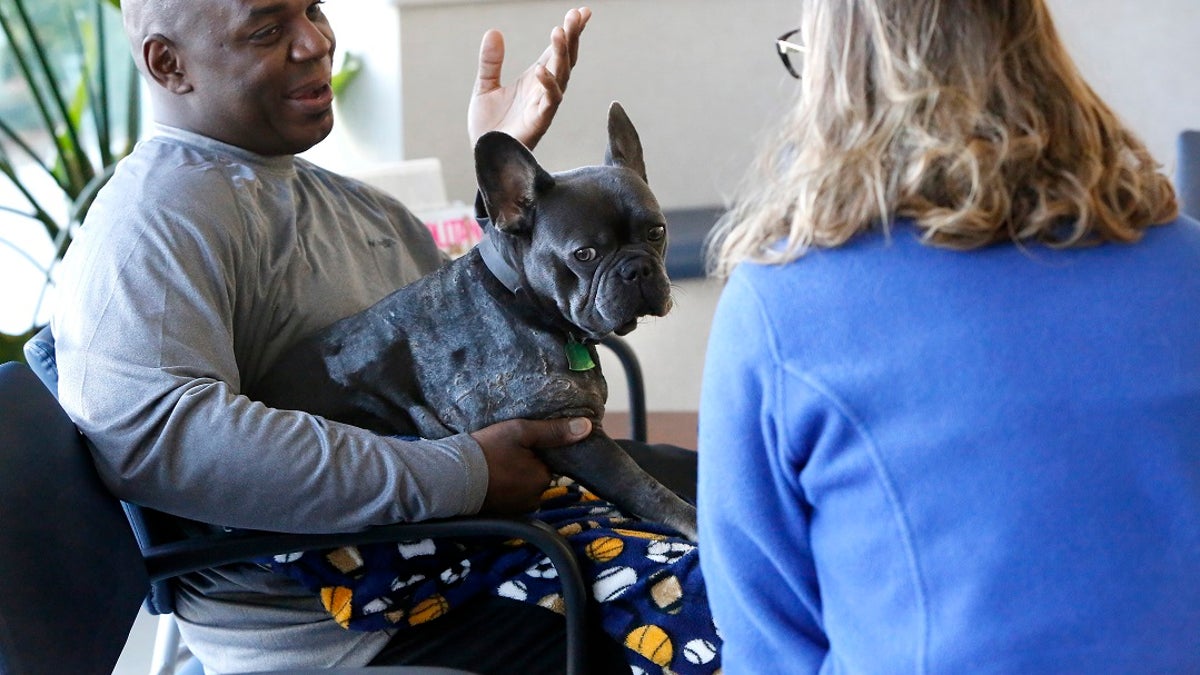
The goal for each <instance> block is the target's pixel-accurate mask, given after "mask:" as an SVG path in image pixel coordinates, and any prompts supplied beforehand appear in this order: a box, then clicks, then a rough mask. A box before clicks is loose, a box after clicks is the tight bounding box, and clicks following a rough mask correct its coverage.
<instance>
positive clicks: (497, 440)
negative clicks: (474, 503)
mask: <svg viewBox="0 0 1200 675" xmlns="http://www.w3.org/2000/svg"><path fill="white" fill-rule="evenodd" d="M591 432H592V423H591V421H590V420H588V419H587V418H586V417H574V418H569V419H568V418H562V419H554V420H508V421H506V422H500V423H498V424H493V425H491V426H489V427H484V428H483V429H480V430H478V431H475V432H473V433H472V434H471V437H472V438H474V439H475V441H476V442H478V443H479V447H480V448H482V449H483V456H484V458H485V459H486V460H487V464H488V487H487V496H485V497H484V499H483V508H482V509H481V512H483V513H499V514H517V513H528V512H530V511H533V510H534V509H536V508H537V506H538V503H539V502H540V500H541V496H542V493H543V492H545V490H546V487H547V486H548V485H549V484H550V470H549V469H548V468H546V465H545V464H543V463H542V460H540V459H538V458H537V456H536V455H535V454H534V453H533V449H534V448H538V449H547V448H557V447H561V446H564V445H570V444H572V443H576V442H578V441H581V440H583V439H585V438H587V437H588V434H590V433H591Z"/></svg>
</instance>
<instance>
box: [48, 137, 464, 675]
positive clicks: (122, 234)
mask: <svg viewBox="0 0 1200 675" xmlns="http://www.w3.org/2000/svg"><path fill="white" fill-rule="evenodd" d="M440 262H441V257H440V254H439V253H438V251H437V249H436V247H435V246H434V245H433V242H432V239H431V238H430V236H429V233H428V232H427V230H426V229H425V227H424V226H423V225H422V223H421V222H420V221H419V220H417V219H416V218H415V217H414V216H412V214H411V213H409V212H408V211H407V210H406V209H405V208H404V207H403V206H401V205H400V204H399V203H397V202H396V201H395V200H393V199H390V198H389V197H387V196H386V195H384V194H382V193H380V192H378V191H376V190H374V189H372V188H369V187H367V186H365V185H362V184H360V183H357V182H355V181H351V180H349V179H346V178H343V177H340V176H337V175H336V174H332V173H330V172H328V171H325V170H323V169H321V168H319V167H316V166H314V165H312V164H310V163H308V162H305V161H304V160H302V159H299V158H294V157H261V156H258V155H254V154H252V153H249V152H246V151H244V150H240V149H238V148H234V147H231V146H228V145H225V144H222V143H219V142H217V141H214V140H212V139H208V138H204V137H201V136H197V135H195V134H191V133H187V132H184V131H181V130H178V129H171V128H167V127H160V128H159V129H158V130H157V134H156V135H155V136H154V137H153V138H151V139H148V140H146V141H144V142H142V143H141V144H139V146H138V147H137V148H136V149H135V151H134V152H133V154H132V155H130V156H129V157H128V158H127V159H126V160H124V162H122V164H121V165H120V166H119V167H118V169H117V172H116V174H115V175H114V177H113V179H112V180H111V181H110V182H109V184H108V185H107V186H106V187H105V188H104V189H103V190H102V191H101V192H100V194H99V196H98V197H97V200H96V202H95V204H94V205H93V206H92V208H91V210H90V211H89V214H88V218H87V221H86V223H85V225H84V227H83V228H82V230H81V232H80V235H79V237H78V238H77V239H76V241H75V243H74V244H73V245H72V247H71V249H70V251H69V253H68V255H67V257H66V259H65V260H64V262H63V266H62V269H61V270H60V272H61V275H60V279H59V304H58V311H57V313H56V315H55V317H54V320H53V330H54V334H55V337H56V340H57V350H58V359H59V366H60V377H61V379H60V383H59V392H60V397H61V401H62V403H63V406H64V407H65V408H66V410H67V412H68V413H69V414H70V415H71V417H72V418H73V419H74V420H75V422H76V423H77V424H78V425H79V427H80V429H81V430H82V431H83V432H84V434H85V435H87V436H88V438H89V439H90V440H91V441H92V442H93V444H94V445H95V447H96V461H97V465H98V468H99V470H100V474H101V476H102V477H103V479H104V480H105V482H106V483H107V484H108V485H109V486H110V488H111V489H112V490H113V491H114V492H115V493H116V494H117V495H118V496H120V497H122V498H123V499H126V500H129V501H133V502H137V503H140V504H144V505H146V506H150V507H153V508H156V509H159V510H161V511H166V512H169V513H174V514H178V515H181V516H186V517H188V518H192V519H195V520H200V521H203V522H207V523H212V524H217V525H224V526H231V527H244V528H258V529H268V530H277V531H293V532H312V531H353V530H358V529H362V528H365V527H368V526H371V525H376V524H382V523H390V522H396V521H403V520H420V519H425V518H431V517H445V516H454V515H460V514H467V513H474V512H476V511H478V510H479V508H480V505H481V504H482V502H483V496H484V493H485V492H486V488H487V466H486V463H485V462H484V458H483V454H482V451H481V450H480V449H479V446H478V445H477V444H476V443H475V442H474V441H473V440H471V439H470V437H469V436H466V435H461V436H454V437H451V438H448V439H444V440H441V441H417V442H405V441H400V440H397V439H391V438H381V437H378V436H376V435H374V434H371V433H369V432H366V431H363V430H360V429H356V428H354V427H350V426H347V425H343V424H339V423H335V422H332V421H328V420H324V419H321V418H318V417H314V416H312V415H308V414H305V413H302V412H297V411H285V410H276V409H271V408H268V407H266V406H264V405H262V404H261V403H258V402H256V401H253V400H251V399H250V398H248V397H246V396H245V395H243V394H242V392H243V391H245V390H248V389H251V388H252V386H253V383H254V382H255V381H256V380H257V379H258V378H260V377H261V376H262V375H263V373H264V372H266V370H267V369H268V368H270V366H271V363H272V362H273V361H274V360H275V358H276V357H277V356H278V355H279V354H280V353H281V352H282V351H283V350H284V349H286V348H287V347H289V346H290V345H291V344H293V343H294V342H295V341H297V340H298V339H299V338H301V337H303V336H304V335H306V334H308V333H311V332H313V331H315V330H317V329H319V328H322V327H324V326H325V325H328V324H330V323H332V322H333V321H335V320H336V319H339V318H341V317H343V316H347V315H349V314H352V313H354V312H357V311H359V310H361V309H364V308H366V307H367V306H369V305H370V304H372V303H374V302H375V301H376V300H378V299H380V298H382V297H383V296H384V295H386V294H387V293H389V292H390V291H392V290H394V289H396V288H398V287H400V286H402V285H404V284H407V283H410V282H412V281H414V280H416V279H417V278H419V277H420V276H422V275H424V274H426V273H428V272H429V271H431V270H432V269H434V268H435V267H436V266H437V265H439V264H440ZM190 582H191V583H190V584H189V585H188V586H187V588H185V592H183V593H181V597H180V598H179V605H178V612H177V613H178V615H179V617H180V619H181V622H183V623H184V626H185V637H186V638H187V640H188V642H189V644H190V645H191V646H192V648H193V650H194V651H196V652H197V654H199V655H200V656H201V659H202V660H203V661H204V663H205V665H206V666H207V667H208V668H209V669H210V670H213V671H216V672H220V671H223V670H227V669H269V668H278V667H284V666H287V665H293V664H304V665H322V664H326V665H331V664H347V665H353V664H356V663H363V662H366V661H368V660H370V658H371V657H372V656H373V655H374V654H375V653H376V652H377V651H378V649H379V648H381V647H382V644H383V642H384V641H386V638H387V636H386V635H382V634H379V635H371V634H352V633H349V632H347V631H344V630H343V629H341V628H340V627H338V626H337V625H336V624H335V623H334V622H333V621H332V619H331V618H329V616H328V615H327V614H326V613H325V612H324V610H323V609H322V608H321V607H320V605H319V603H318V602H317V600H316V599H315V598H314V597H312V596H311V595H310V594H308V593H307V592H305V591H303V590H302V589H299V588H297V587H295V586H294V585H292V583H291V582H290V581H288V580H286V579H284V578H282V577H277V576H275V575H272V574H270V573H268V572H265V571H263V570H261V569H259V568H257V567H254V566H249V565H247V566H239V567H235V568H229V569H226V570H221V571H218V572H213V573H209V574H207V575H203V576H201V575H196V576H194V578H193V579H191V580H190Z"/></svg>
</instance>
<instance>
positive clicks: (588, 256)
mask: <svg viewBox="0 0 1200 675" xmlns="http://www.w3.org/2000/svg"><path fill="white" fill-rule="evenodd" d="M575 259H576V260H578V261H579V262H592V261H593V260H595V259H596V249H594V248H592V247H591V246H588V247H586V248H581V249H579V250H578V251H575Z"/></svg>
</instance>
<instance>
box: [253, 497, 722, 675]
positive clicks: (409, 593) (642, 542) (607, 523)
mask: <svg viewBox="0 0 1200 675" xmlns="http://www.w3.org/2000/svg"><path fill="white" fill-rule="evenodd" d="M534 515H535V517H536V518H538V519H539V520H542V521H545V522H546V523H548V524H550V525H551V526H553V527H556V528H558V531H559V532H560V533H561V534H563V535H564V536H565V537H566V538H567V540H568V541H569V542H570V543H571V546H572V548H574V550H575V554H576V556H577V557H578V558H579V561H580V564H581V566H582V568H583V572H584V577H585V579H588V580H590V582H591V585H592V594H593V596H594V597H595V599H596V601H597V602H598V603H599V604H600V607H601V616H602V625H603V627H604V630H605V631H607V632H608V633H609V634H610V635H612V636H613V638H615V639H616V640H617V641H618V642H619V643H621V644H624V645H625V647H626V656H627V657H628V660H629V663H630V665H631V667H632V669H633V672H634V673H680V674H690V673H696V674H700V673H715V672H718V671H719V670H720V664H721V657H720V647H721V639H720V637H719V636H718V634H717V631H716V628H715V626H714V625H713V622H712V615H711V613H710V612H709V609H708V597H707V594H706V592H705V588H704V580H703V579H702V578H701V576H700V561H699V557H698V552H697V549H696V547H695V545H694V544H692V543H691V542H689V541H687V540H685V539H683V538H681V537H680V536H679V535H678V534H677V533H675V532H674V531H672V530H670V529H668V528H666V527H665V526H662V525H656V524H654V523H647V522H642V521H639V520H634V519H630V518H628V517H626V516H624V515H622V514H621V513H620V512H619V511H618V510H617V508H616V507H615V506H613V505H612V504H609V503H608V502H605V501H602V500H600V499H598V498H597V497H596V496H595V495H593V494H591V493H590V492H588V491H587V490H585V489H583V488H582V487H580V486H579V485H578V484H576V483H574V482H573V481H571V480H570V479H569V478H562V479H559V480H558V481H556V482H555V484H554V485H552V486H551V487H550V489H548V490H547V491H546V492H545V493H544V494H543V495H542V505H541V508H540V509H539V510H538V512H537V513H536V514H534ZM263 562H264V563H265V564H267V565H268V566H270V567H271V568H272V569H274V570H276V571H278V572H281V573H284V574H287V575H289V576H291V577H293V578H295V579H297V580H299V581H300V582H302V583H303V584H305V585H306V586H307V587H308V588H311V589H312V590H313V591H314V592H316V593H319V594H320V595H321V599H322V601H323V602H324V604H325V607H326V609H328V610H329V612H330V613H331V614H332V615H333V616H334V618H335V619H336V620H337V621H338V623H340V624H341V625H342V626H344V627H346V628H349V629H352V630H381V629H385V628H389V629H395V628H403V627H405V626H415V625H418V624H421V623H425V622H427V621H432V620H434V619H436V618H438V617H440V616H442V615H444V614H446V613H447V612H451V611H454V608H455V607H458V606H460V605H462V604H464V603H466V602H467V601H468V600H470V599H472V598H474V597H477V596H479V595H480V594H484V593H489V594H492V595H497V596H501V597H505V598H511V599H514V600H520V601H522V602H528V603H533V604H536V605H540V606H542V607H545V608H547V609H551V610H554V611H557V612H559V613H562V612H563V599H562V588H561V585H560V584H559V583H558V575H557V573H556V571H555V569H554V567H553V566H552V565H551V564H550V561H549V559H547V558H546V557H545V556H543V555H542V554H541V553H540V552H539V551H538V550H537V549H536V548H534V547H532V546H531V545H529V544H526V543H525V542H522V541H519V540H513V541H508V542H505V543H504V544H502V545H499V546H497V545H495V544H492V545H482V544H463V543H459V542H452V541H444V540H432V539H426V540H422V541H408V542H401V543H399V544H371V545H364V546H356V547H345V548H339V549H334V550H325V551H309V552H305V553H295V554H290V555H282V556H276V557H275V558H273V559H270V560H266V561H263Z"/></svg>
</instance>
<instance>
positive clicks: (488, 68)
mask: <svg viewBox="0 0 1200 675" xmlns="http://www.w3.org/2000/svg"><path fill="white" fill-rule="evenodd" d="M503 65H504V36H503V35H501V34H500V31H498V30H489V31H488V32H486V33H484V34H483V40H482V42H480V43H479V70H478V71H477V73H476V75H475V93H476V94H486V93H487V92H489V91H491V90H493V89H498V88H499V87H500V68H501V67H502V66H503Z"/></svg>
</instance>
